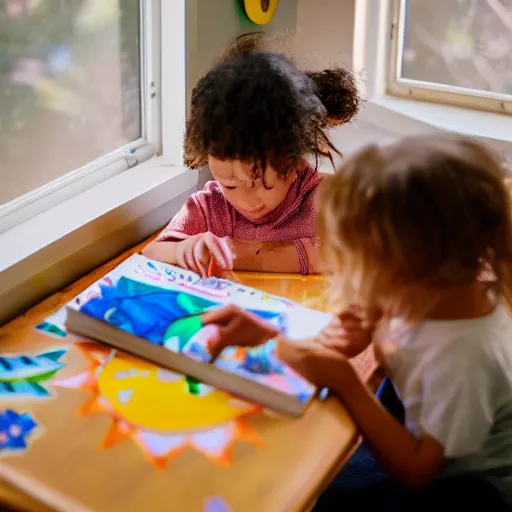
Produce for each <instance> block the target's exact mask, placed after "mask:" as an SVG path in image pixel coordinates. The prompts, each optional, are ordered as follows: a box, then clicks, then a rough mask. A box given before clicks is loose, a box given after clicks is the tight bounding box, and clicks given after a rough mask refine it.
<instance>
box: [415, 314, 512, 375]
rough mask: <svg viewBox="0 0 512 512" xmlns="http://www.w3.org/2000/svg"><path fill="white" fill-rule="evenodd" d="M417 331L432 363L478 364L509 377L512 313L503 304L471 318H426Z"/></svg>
mask: <svg viewBox="0 0 512 512" xmlns="http://www.w3.org/2000/svg"><path fill="white" fill-rule="evenodd" d="M418 334H419V337H420V338H421V340H418V341H420V344H422V345H423V346H424V348H425V352H427V353H428V354H429V357H428V359H429V361H430V363H431V364H436V365H448V366H450V365H454V366H460V365H461V364H464V366H465V367H466V368H467V369H468V370H469V369H470V368H471V367H472V366H474V365H478V366H480V367H487V369H488V370H489V371H496V370H500V373H502V372H504V373H505V374H509V375H510V377H511V378H512V344H511V343H510V339H511V338H512V317H511V316H510V313H509V311H508V309H507V307H506V306H505V305H500V306H498V307H497V308H496V309H495V310H494V312H492V313H491V314H490V315H488V316H486V317H482V318H476V319H473V320H460V321H459V320H457V321H450V322H431V321H428V322H426V323H425V326H424V327H423V328H420V329H419V333H418Z"/></svg>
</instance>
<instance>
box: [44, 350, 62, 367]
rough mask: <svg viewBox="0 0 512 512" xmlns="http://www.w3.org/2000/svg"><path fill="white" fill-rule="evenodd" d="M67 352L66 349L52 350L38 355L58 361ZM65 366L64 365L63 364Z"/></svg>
mask: <svg viewBox="0 0 512 512" xmlns="http://www.w3.org/2000/svg"><path fill="white" fill-rule="evenodd" d="M65 353H66V351H65V350H52V351H51V352H45V353H44V354H38V356H37V357H46V358H47V359H49V360H50V361H53V362H55V363H58V362H59V360H60V358H61V357H62V356H63V355H64V354H65ZM63 366H64V365H63Z"/></svg>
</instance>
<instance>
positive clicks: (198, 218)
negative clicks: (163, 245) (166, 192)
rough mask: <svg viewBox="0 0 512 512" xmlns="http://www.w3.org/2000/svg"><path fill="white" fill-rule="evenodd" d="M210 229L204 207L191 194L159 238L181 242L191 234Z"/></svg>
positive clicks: (159, 239) (165, 240)
mask: <svg viewBox="0 0 512 512" xmlns="http://www.w3.org/2000/svg"><path fill="white" fill-rule="evenodd" d="M206 231H208V227H207V225H206V218H205V215H204V212H203V209H202V208H201V206H200V205H199V203H198V201H196V198H195V194H193V195H191V196H190V197H189V198H188V199H187V202H186V203H185V204H184V205H183V207H182V208H181V210H180V211H179V212H178V213H177V214H176V215H175V216H174V217H173V219H172V220H171V222H169V224H167V226H166V227H165V228H164V230H163V231H162V232H161V233H160V235H159V236H158V238H157V241H159V242H179V241H180V240H184V239H186V238H188V237H189V236H193V235H198V234H199V233H205V232H206Z"/></svg>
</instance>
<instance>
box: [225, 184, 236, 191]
mask: <svg viewBox="0 0 512 512" xmlns="http://www.w3.org/2000/svg"><path fill="white" fill-rule="evenodd" d="M222 186H223V187H224V188H227V189H228V190H235V188H236V187H228V186H227V185H222Z"/></svg>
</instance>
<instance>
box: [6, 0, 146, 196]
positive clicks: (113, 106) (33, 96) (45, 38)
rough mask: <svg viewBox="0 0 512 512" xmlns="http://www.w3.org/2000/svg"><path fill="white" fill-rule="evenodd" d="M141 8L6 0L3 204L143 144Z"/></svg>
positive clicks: (99, 0)
mask: <svg viewBox="0 0 512 512" xmlns="http://www.w3.org/2000/svg"><path fill="white" fill-rule="evenodd" d="M139 61H140V57H139V2H138V0H122V1H121V0H0V205H1V204H3V203H6V202H8V201H10V200H12V199H14V198H16V197H19V196H20V195H22V194H24V193H26V192H29V191H31V190H34V189H36V188H38V187H40V186H41V185H43V184H45V183H48V182H50V181H52V180H54V179H55V178H58V177H60V176H62V175H64V174H66V173H68V172H70V171H72V170H74V169H77V168H78V167H81V166H82V165H84V164H86V163H87V162H89V161H91V160H94V159H96V158H98V157H100V156H103V155H105V154H107V153H109V152H110V151H112V150H114V149H116V148H117V147H119V146H121V145H123V144H126V143H128V142H130V141H132V140H135V139H138V138H139V137H140V135H141V114H140V111H141V102H140V80H139V76H140V73H139V70H140V62H139Z"/></svg>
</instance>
